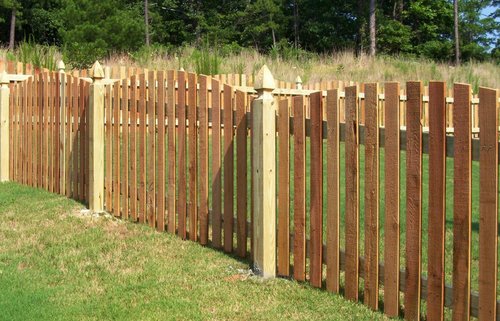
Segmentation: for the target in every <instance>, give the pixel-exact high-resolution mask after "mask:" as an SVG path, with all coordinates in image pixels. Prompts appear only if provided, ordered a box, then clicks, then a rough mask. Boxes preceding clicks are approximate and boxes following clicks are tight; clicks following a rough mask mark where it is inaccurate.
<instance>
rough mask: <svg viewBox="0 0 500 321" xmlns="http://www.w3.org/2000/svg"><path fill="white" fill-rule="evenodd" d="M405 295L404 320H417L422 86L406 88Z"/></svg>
mask: <svg viewBox="0 0 500 321" xmlns="http://www.w3.org/2000/svg"><path fill="white" fill-rule="evenodd" d="M406 88H407V89H406V90H407V95H408V98H407V99H408V100H407V103H406V109H407V111H406V130H407V132H406V135H407V136H406V139H407V141H406V280H405V284H406V291H405V301H404V302H405V319H406V320H419V319H420V274H421V268H422V267H421V255H422V239H421V235H422V125H421V123H420V122H421V119H422V93H423V88H422V83H421V82H408V83H407V84H406Z"/></svg>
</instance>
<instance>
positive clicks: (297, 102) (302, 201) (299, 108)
mask: <svg viewBox="0 0 500 321" xmlns="http://www.w3.org/2000/svg"><path fill="white" fill-rule="evenodd" d="M292 108H293V135H294V137H293V144H294V160H293V162H294V173H293V174H294V178H293V182H294V183H293V186H294V187H293V188H294V200H293V207H294V210H293V213H294V217H293V225H294V244H293V277H294V279H295V280H297V281H305V279H306V138H305V134H306V130H305V108H304V98H303V96H298V97H294V98H293V105H292Z"/></svg>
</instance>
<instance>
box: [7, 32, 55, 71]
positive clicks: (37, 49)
mask: <svg viewBox="0 0 500 321" xmlns="http://www.w3.org/2000/svg"><path fill="white" fill-rule="evenodd" d="M16 55H17V58H18V59H19V61H20V62H22V63H25V64H32V65H33V66H35V67H39V68H47V69H49V70H55V69H56V67H57V60H58V58H59V55H58V48H57V47H54V46H43V45H39V44H37V43H35V42H34V41H33V39H30V40H28V41H23V42H21V43H19V45H18V46H17V49H16Z"/></svg>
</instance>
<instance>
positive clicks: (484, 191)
mask: <svg viewBox="0 0 500 321" xmlns="http://www.w3.org/2000/svg"><path fill="white" fill-rule="evenodd" d="M497 102H498V90H493V89H488V88H483V87H480V88H479V128H480V131H481V133H480V135H479V139H480V146H481V151H480V154H479V186H480V188H479V320H494V318H495V317H496V313H497V311H496V297H497V293H496V289H497V273H498V272H497V270H498V258H497V255H498V254H497V253H498V252H497V246H498V244H497V237H498V106H497V104H498V103H497Z"/></svg>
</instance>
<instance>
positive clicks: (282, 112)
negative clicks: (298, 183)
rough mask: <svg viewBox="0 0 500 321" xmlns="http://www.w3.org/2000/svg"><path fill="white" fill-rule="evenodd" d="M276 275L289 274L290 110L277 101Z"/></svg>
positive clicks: (284, 102) (282, 102) (286, 103)
mask: <svg viewBox="0 0 500 321" xmlns="http://www.w3.org/2000/svg"><path fill="white" fill-rule="evenodd" d="M278 148H279V167H278V179H279V183H278V275H280V276H289V275H290V110H289V105H288V99H283V100H281V101H280V102H279V118H278Z"/></svg>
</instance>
